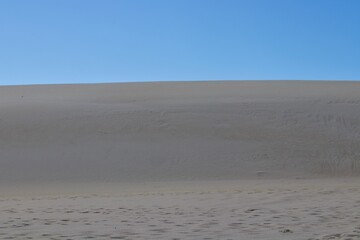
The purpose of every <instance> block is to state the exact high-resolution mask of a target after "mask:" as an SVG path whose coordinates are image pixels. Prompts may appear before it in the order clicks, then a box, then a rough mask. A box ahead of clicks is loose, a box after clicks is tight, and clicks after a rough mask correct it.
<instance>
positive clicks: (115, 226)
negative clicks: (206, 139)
mask: <svg viewBox="0 0 360 240" xmlns="http://www.w3.org/2000/svg"><path fill="white" fill-rule="evenodd" d="M359 183H360V182H359V180H354V179H347V180H341V179H340V180H336V181H330V183H329V181H328V180H321V181H319V180H307V181H305V182H301V181H300V183H296V181H295V183H294V182H292V184H291V182H290V183H289V181H281V180H278V181H274V183H269V182H267V184H266V185H264V184H261V182H260V184H259V182H257V184H251V182H250V183H249V184H248V183H246V184H243V183H239V184H236V183H234V182H232V183H230V184H227V183H223V187H216V188H215V189H213V190H211V188H212V186H211V185H210V186H207V187H204V190H203V191H201V190H194V189H192V190H191V189H189V191H185V190H184V189H183V190H181V191H176V190H173V191H171V190H166V191H154V192H152V191H147V193H133V194H126V195H117V196H114V195H109V194H107V195H101V194H99V195H97V194H95V195H94V194H92V195H82V196H76V195H69V196H66V195H63V196H59V197H55V196H47V197H26V198H20V197H15V198H7V199H6V198H2V199H1V202H0V238H1V239H274V240H275V239H299V240H300V239H321V240H325V239H326V240H327V239H329V240H330V239H343V240H345V239H360V184H359ZM184 184H186V183H184ZM225 186H231V187H230V188H229V187H225Z"/></svg>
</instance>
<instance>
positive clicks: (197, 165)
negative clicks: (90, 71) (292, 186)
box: [0, 81, 360, 184]
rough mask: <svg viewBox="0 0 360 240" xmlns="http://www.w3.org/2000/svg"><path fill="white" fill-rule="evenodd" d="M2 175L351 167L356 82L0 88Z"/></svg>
mask: <svg viewBox="0 0 360 240" xmlns="http://www.w3.org/2000/svg"><path fill="white" fill-rule="evenodd" d="M0 166H1V167H0V182H1V183H5V184H6V183H10V182H11V183H14V182H17V183H25V182H26V183H29V182H30V183H31V182H34V183H37V182H83V181H87V182H117V181H162V180H207V179H227V178H229V179H241V178H249V177H258V176H259V175H264V177H274V178H276V177H295V176H298V177H308V176H335V175H336V176H341V175H345V176H349V175H358V174H359V173H360V82H304V81H295V82H293V81H291V82H290V81H241V82H226V81H218V82H172V83H168V82H162V83H120V84H89V85H53V86H49V85H43V86H6V87H5V86H4V87H0Z"/></svg>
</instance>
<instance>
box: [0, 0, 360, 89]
mask: <svg viewBox="0 0 360 240" xmlns="http://www.w3.org/2000/svg"><path fill="white" fill-rule="evenodd" d="M359 12H360V1H357V0H346V1H344V0H338V1H333V0H248V1H245V0H243V1H242V0H216V1H214V0H97V1H94V0H61V1H60V0H0V84H4V85H8V84H10V85H12V84H39V83H40V84H41V83H87V82H122V81H125V82H131V81H172V80H247V79H249V80H252V79H280V80H283V79H304V80H309V79H314V80H326V79H331V80H359V79H360V27H359V26H360V14H359Z"/></svg>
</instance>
